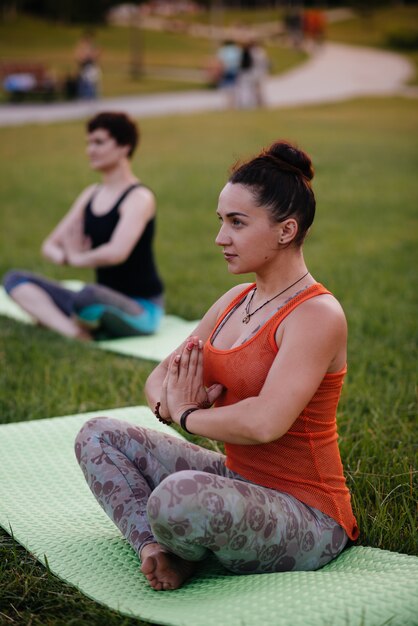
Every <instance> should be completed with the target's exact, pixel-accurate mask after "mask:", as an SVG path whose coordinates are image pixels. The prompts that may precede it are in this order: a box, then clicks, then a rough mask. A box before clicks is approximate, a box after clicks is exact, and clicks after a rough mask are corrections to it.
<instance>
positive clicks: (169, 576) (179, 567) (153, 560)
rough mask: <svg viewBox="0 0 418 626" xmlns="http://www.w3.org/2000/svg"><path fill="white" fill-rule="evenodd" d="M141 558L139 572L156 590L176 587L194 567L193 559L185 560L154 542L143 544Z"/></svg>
mask: <svg viewBox="0 0 418 626" xmlns="http://www.w3.org/2000/svg"><path fill="white" fill-rule="evenodd" d="M141 560H142V565H141V572H142V573H143V574H144V576H146V578H147V580H148V582H149V584H150V585H151V587H152V588H153V589H155V590H156V591H172V590H173V589H178V588H179V587H181V585H182V584H183V583H184V582H185V581H186V580H187V579H188V578H189V577H190V576H191V575H192V574H193V572H194V570H195V567H196V563H194V562H193V561H185V560H184V559H182V558H180V557H179V556H176V555H175V554H172V553H171V552H167V551H166V550H164V549H163V548H162V547H161V546H160V545H159V544H155V543H153V544H148V545H146V546H144V548H143V549H142V551H141Z"/></svg>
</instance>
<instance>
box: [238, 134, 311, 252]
mask: <svg viewBox="0 0 418 626" xmlns="http://www.w3.org/2000/svg"><path fill="white" fill-rule="evenodd" d="M313 175H314V171H313V168H312V162H311V159H310V158H309V156H308V155H307V154H306V153H305V152H303V151H302V150H299V149H298V148H296V147H295V146H293V145H292V144H291V143H289V142H287V141H277V142H275V143H273V144H272V145H271V146H270V147H269V148H266V149H265V150H263V151H262V152H261V153H260V154H259V155H258V156H256V157H254V158H253V159H250V160H249V161H247V162H246V163H238V164H236V165H235V166H234V167H233V169H232V174H231V176H230V178H229V182H230V183H233V184H237V183H239V184H240V185H245V186H246V187H250V189H251V191H252V192H253V194H254V198H255V201H256V203H257V205H258V206H260V207H261V206H263V207H266V208H267V209H268V210H269V212H270V214H271V218H272V220H273V221H275V222H283V221H284V220H286V219H288V218H290V217H292V218H294V219H295V220H296V221H297V223H298V232H297V234H296V237H295V239H294V243H295V244H296V245H299V246H300V245H301V244H302V243H303V240H304V239H305V237H306V233H307V231H308V229H309V227H310V226H311V224H312V222H313V220H314V216H315V204H316V203H315V196H314V193H313V191H312V187H311V183H310V181H311V180H312V178H313Z"/></svg>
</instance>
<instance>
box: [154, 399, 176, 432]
mask: <svg viewBox="0 0 418 626" xmlns="http://www.w3.org/2000/svg"><path fill="white" fill-rule="evenodd" d="M160 406H161V402H157V404H156V405H155V409H154V415H155V417H156V418H157V420H158V421H159V422H161V423H162V424H166V425H167V426H170V424H172V423H173V420H172V419H171V418H169V417H163V416H162V415H160Z"/></svg>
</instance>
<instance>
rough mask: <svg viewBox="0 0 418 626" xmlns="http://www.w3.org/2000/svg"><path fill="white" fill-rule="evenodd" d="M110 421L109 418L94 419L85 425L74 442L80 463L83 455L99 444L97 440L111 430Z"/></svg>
mask: <svg viewBox="0 0 418 626" xmlns="http://www.w3.org/2000/svg"><path fill="white" fill-rule="evenodd" d="M109 426H110V420H109V418H107V417H93V418H92V419H89V420H88V421H87V422H85V423H84V424H83V426H82V427H81V428H80V430H79V432H78V433H77V436H76V438H75V442H74V452H75V456H76V458H77V461H78V463H81V461H82V458H83V455H84V454H85V453H86V452H87V451H88V450H89V449H90V448H91V447H92V446H94V445H96V443H97V439H98V438H99V437H100V436H102V435H103V433H104V432H105V431H106V430H109Z"/></svg>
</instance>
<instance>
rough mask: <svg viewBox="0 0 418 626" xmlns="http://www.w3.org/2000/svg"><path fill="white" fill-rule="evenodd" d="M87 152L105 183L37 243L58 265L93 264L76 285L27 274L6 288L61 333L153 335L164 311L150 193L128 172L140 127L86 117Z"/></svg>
mask: <svg viewBox="0 0 418 626" xmlns="http://www.w3.org/2000/svg"><path fill="white" fill-rule="evenodd" d="M87 140H88V141H87V155H88V157H89V160H90V165H91V167H92V169H93V170H96V171H98V172H100V174H101V175H102V183H101V184H100V185H91V186H90V187H88V188H87V189H85V190H84V191H83V192H82V193H81V194H80V196H79V197H78V198H77V199H76V201H75V203H74V204H73V206H72V207H71V209H70V210H69V212H68V213H67V215H66V216H65V217H64V218H63V219H62V220H61V221H60V222H59V224H58V225H57V227H56V228H55V229H54V230H53V231H52V233H51V234H50V235H49V236H48V237H47V239H46V240H45V241H44V243H43V245H42V253H43V255H44V256H45V257H46V258H47V259H48V260H50V261H52V262H53V263H55V264H57V265H71V266H73V267H90V268H94V270H95V273H96V283H95V284H90V285H86V286H85V287H84V288H83V289H82V290H81V291H72V290H69V289H66V288H64V287H62V286H61V285H60V284H58V283H56V282H54V281H50V280H48V279H45V278H43V277H41V276H36V275H34V274H32V273H30V272H22V271H11V272H9V273H8V274H6V276H5V278H4V286H5V288H6V291H7V292H8V294H9V295H10V296H11V297H12V298H13V299H14V300H15V301H16V302H17V303H18V304H19V305H20V306H21V307H22V308H23V309H24V310H25V311H27V312H28V313H29V314H30V315H31V316H32V317H34V318H35V319H36V320H37V321H38V322H40V323H41V324H42V325H43V326H47V327H48V328H51V329H53V330H55V331H57V332H59V333H61V334H62V335H65V336H68V337H77V338H79V339H90V338H93V337H97V336H99V337H100V338H102V337H103V336H105V337H120V336H129V335H143V334H152V333H154V332H156V330H157V329H158V326H159V323H160V321H161V318H162V315H163V284H162V281H161V279H160V277H159V274H158V270H157V267H156V263H155V259H154V254H153V238H154V234H155V219H156V218H155V212H156V209H155V197H154V194H153V193H152V192H151V190H149V189H148V188H147V187H145V186H144V185H143V184H142V183H141V182H140V181H139V180H138V179H137V178H136V176H135V175H134V174H133V172H132V169H131V164H130V158H131V157H132V154H133V152H134V150H135V148H136V145H137V143H138V128H137V126H136V125H135V123H134V122H133V121H132V120H131V119H130V118H128V117H127V116H126V115H125V114H124V113H100V114H98V115H96V116H95V117H94V118H92V119H91V120H90V121H89V122H88V123H87Z"/></svg>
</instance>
